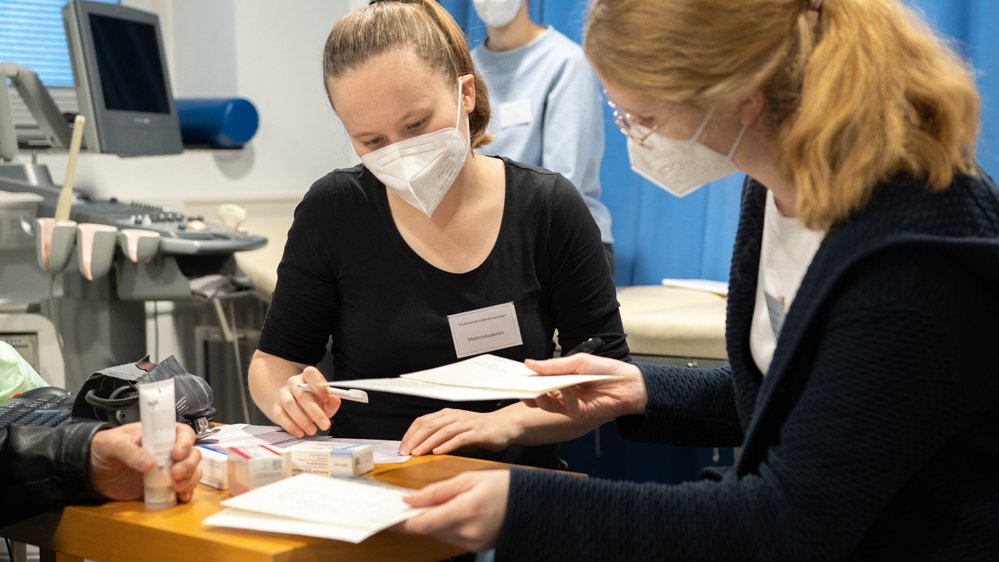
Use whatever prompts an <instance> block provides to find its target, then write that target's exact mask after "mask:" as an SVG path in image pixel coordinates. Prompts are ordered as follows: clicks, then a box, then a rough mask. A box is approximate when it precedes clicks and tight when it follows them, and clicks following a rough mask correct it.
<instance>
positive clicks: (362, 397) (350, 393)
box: [298, 383, 368, 404]
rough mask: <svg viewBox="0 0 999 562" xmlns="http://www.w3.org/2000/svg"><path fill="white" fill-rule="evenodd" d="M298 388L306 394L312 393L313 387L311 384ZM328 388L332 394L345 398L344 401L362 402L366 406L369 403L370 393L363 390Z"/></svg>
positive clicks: (301, 385)
mask: <svg viewBox="0 0 999 562" xmlns="http://www.w3.org/2000/svg"><path fill="white" fill-rule="evenodd" d="M327 384H329V383H327ZM298 388H301V389H302V390H304V391H306V392H312V385H310V384H300V385H298ZM326 388H327V389H329V391H330V393H331V394H336V395H337V396H339V397H340V398H343V399H344V400H352V401H354V402H362V403H364V404H367V403H368V393H367V392H364V391H363V390H358V389H356V388H352V389H350V390H344V389H342V388H336V387H333V386H327V387H326Z"/></svg>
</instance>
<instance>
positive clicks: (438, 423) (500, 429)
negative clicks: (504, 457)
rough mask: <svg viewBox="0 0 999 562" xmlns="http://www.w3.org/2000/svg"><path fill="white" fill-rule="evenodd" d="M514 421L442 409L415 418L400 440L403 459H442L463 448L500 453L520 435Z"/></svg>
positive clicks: (497, 415) (500, 412)
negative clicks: (425, 457)
mask: <svg viewBox="0 0 999 562" xmlns="http://www.w3.org/2000/svg"><path fill="white" fill-rule="evenodd" d="M519 433H520V428H519V425H518V422H517V421H516V419H515V417H514V416H512V415H509V414H508V413H506V412H504V411H503V410H496V411H495V412H489V413H479V412H469V411H467V410H454V409H451V408H445V409H443V410H441V411H439V412H434V413H432V414H427V415H425V416H420V417H418V418H416V420H415V421H414V422H413V424H412V425H410V426H409V430H407V431H406V435H404V436H403V437H402V442H401V443H400V445H399V453H400V454H403V455H425V454H427V453H433V454H435V455H444V454H447V453H450V452H451V451H455V450H458V449H462V448H465V447H479V448H482V449H486V450H487V451H501V450H503V449H505V448H507V447H509V446H510V444H511V443H512V442H513V440H514V439H515V438H516V437H517V435H519Z"/></svg>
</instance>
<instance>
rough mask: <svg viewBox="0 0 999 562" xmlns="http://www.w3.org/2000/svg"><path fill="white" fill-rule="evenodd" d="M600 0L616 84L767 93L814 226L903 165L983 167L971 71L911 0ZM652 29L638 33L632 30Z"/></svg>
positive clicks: (602, 47)
mask: <svg viewBox="0 0 999 562" xmlns="http://www.w3.org/2000/svg"><path fill="white" fill-rule="evenodd" d="M812 4H813V2H812V1H811V0H739V1H738V2H731V1H730V0H656V1H655V2H651V1H648V0H594V4H593V6H592V8H591V10H590V14H589V17H588V20H587V24H586V32H585V39H584V47H585V50H586V53H587V56H588V57H589V58H590V60H591V61H592V62H593V65H594V67H595V68H596V69H597V71H598V72H599V73H600V75H601V76H602V77H603V78H604V79H605V80H607V81H608V82H610V83H612V84H615V85H617V86H619V87H621V88H624V89H626V90H628V91H631V92H633V93H635V94H637V95H640V96H643V97H646V98H648V99H650V100H657V101H662V102H673V103H679V104H686V105H688V106H692V107H696V108H698V109H702V110H707V109H710V108H713V107H715V106H718V105H731V106H735V105H737V104H738V103H739V102H741V101H742V100H744V99H746V98H747V97H749V96H750V95H751V94H752V93H753V92H755V91H762V92H763V94H764V97H765V98H766V107H765V112H764V117H765V118H766V119H767V121H766V122H765V125H766V131H767V133H768V136H769V138H770V141H771V142H772V143H773V145H774V147H775V148H776V159H777V167H778V170H779V171H780V173H781V175H782V176H783V177H784V178H786V179H787V180H788V181H789V182H791V183H792V184H793V186H794V189H795V192H796V195H797V212H798V216H799V217H800V219H801V221H802V222H803V223H804V224H805V225H806V226H809V227H811V228H827V227H828V226H830V225H832V224H834V223H836V222H838V221H841V220H843V219H845V218H847V217H848V216H850V214H852V213H853V212H855V211H856V210H858V209H860V208H861V207H863V206H864V205H865V204H866V202H867V200H868V198H869V196H870V193H871V190H872V189H873V187H874V185H875V184H877V183H878V182H879V181H883V180H886V179H888V178H890V177H891V176H893V175H895V174H898V173H900V172H906V173H910V174H912V175H916V176H920V177H925V178H926V180H927V182H928V184H929V186H930V187H931V188H932V189H935V190H939V189H944V188H946V187H947V186H948V185H949V184H950V183H951V182H952V180H953V176H954V173H955V171H957V172H961V173H966V174H975V173H976V172H977V166H976V164H975V162H974V157H975V137H976V135H977V132H978V111H979V98H978V93H977V90H976V89H975V84H974V78H973V76H972V72H971V70H970V68H968V67H967V65H966V64H965V63H964V62H963V61H961V59H960V58H959V57H958V56H957V55H956V54H955V53H954V51H953V50H951V49H950V48H949V47H948V46H946V45H945V44H944V43H943V42H942V41H941V40H939V39H938V38H937V37H936V36H935V35H934V34H933V32H932V31H931V30H930V28H929V27H928V26H927V24H926V23H925V22H924V21H923V20H922V18H920V17H919V16H918V15H916V14H915V13H913V12H912V11H911V10H909V9H908V8H907V7H906V6H905V5H903V4H902V2H901V1H899V0H825V2H823V3H822V4H821V8H820V10H818V11H817V10H814V9H811V5H812ZM629 37H633V38H639V39H640V40H627V38H629Z"/></svg>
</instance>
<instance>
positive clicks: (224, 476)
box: [198, 445, 229, 490]
mask: <svg viewBox="0 0 999 562" xmlns="http://www.w3.org/2000/svg"><path fill="white" fill-rule="evenodd" d="M198 448H199V449H201V483H202V484H204V485H206V486H211V487H212V488H217V489H219V490H227V489H229V468H228V463H227V462H226V461H227V460H228V458H229V453H228V452H227V451H226V450H225V449H224V448H222V447H212V446H211V445H198Z"/></svg>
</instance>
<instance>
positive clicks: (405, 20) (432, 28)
mask: <svg viewBox="0 0 999 562" xmlns="http://www.w3.org/2000/svg"><path fill="white" fill-rule="evenodd" d="M392 49H405V50H409V51H410V52H412V53H413V54H415V55H416V56H417V58H419V59H420V60H422V61H423V62H424V63H426V64H427V67H428V68H430V69H432V70H434V71H436V72H439V73H440V75H441V78H442V79H443V80H444V81H445V82H446V83H447V84H449V85H451V86H452V87H453V86H454V84H456V83H457V81H458V78H459V77H460V76H464V75H466V74H471V75H473V76H474V77H475V108H474V109H472V111H471V112H470V113H469V115H468V129H469V137H470V142H471V145H472V148H478V147H480V146H482V145H485V144H487V143H488V142H489V141H491V140H492V136H491V135H489V134H487V133H486V127H487V126H488V125H489V117H490V110H489V93H488V91H487V90H486V85H485V82H484V81H483V80H482V78H481V77H480V76H479V73H478V71H476V69H475V65H474V64H473V63H472V55H471V54H470V53H469V51H468V45H467V44H466V43H465V37H464V35H463V34H462V32H461V28H460V27H459V26H458V24H457V22H455V21H454V18H452V17H451V15H450V14H449V13H448V12H447V10H445V9H444V8H443V7H441V6H440V5H439V4H438V3H437V2H435V1H434V0H380V1H377V2H372V3H371V4H369V5H368V6H365V7H363V8H360V9H358V10H355V11H353V12H351V13H349V14H347V15H346V16H344V17H343V18H342V19H340V20H339V21H338V22H337V23H336V24H334V26H333V29H332V30H331V31H330V34H329V37H327V39H326V46H325V48H324V49H323V85H324V86H326V85H327V83H328V82H329V81H330V80H335V79H336V78H338V77H339V76H341V75H342V74H343V73H345V72H347V71H348V70H352V69H355V68H358V67H360V66H361V65H362V64H364V63H365V62H366V61H367V60H368V59H369V58H371V57H373V56H376V55H379V54H381V53H384V52H387V51H390V50H392Z"/></svg>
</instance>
